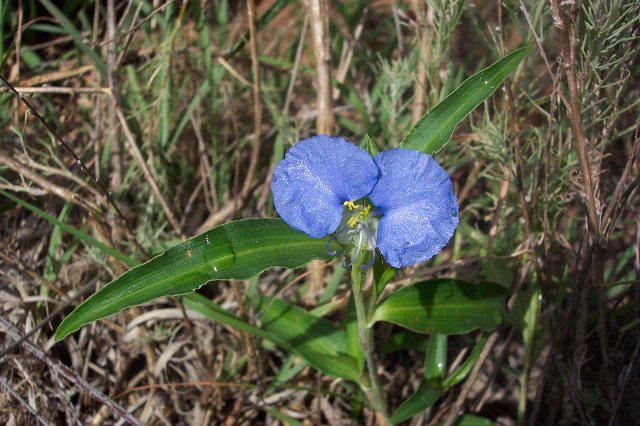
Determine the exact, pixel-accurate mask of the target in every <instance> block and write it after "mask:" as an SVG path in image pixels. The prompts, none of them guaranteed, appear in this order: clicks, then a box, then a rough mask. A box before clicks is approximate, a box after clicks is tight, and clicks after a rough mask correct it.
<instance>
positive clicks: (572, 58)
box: [557, 3, 616, 405]
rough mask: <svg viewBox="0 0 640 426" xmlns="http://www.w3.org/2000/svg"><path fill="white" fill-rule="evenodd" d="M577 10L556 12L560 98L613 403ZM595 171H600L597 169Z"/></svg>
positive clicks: (599, 229) (614, 392)
mask: <svg viewBox="0 0 640 426" xmlns="http://www.w3.org/2000/svg"><path fill="white" fill-rule="evenodd" d="M576 13H577V4H576V3H573V4H572V5H571V9H570V14H569V18H567V17H566V16H565V14H564V12H562V11H560V10H558V11H557V16H558V17H559V18H560V20H561V28H562V35H563V39H564V40H563V41H564V45H563V60H564V63H563V66H564V67H565V70H566V72H565V74H564V75H565V78H566V81H567V86H568V88H569V99H568V100H567V99H566V98H563V103H564V104H565V108H566V109H567V112H568V114H569V120H570V122H571V129H572V133H573V143H574V146H575V149H576V151H577V152H578V158H579V162H580V172H581V175H582V184H583V189H584V193H585V198H586V199H585V200H584V201H585V204H586V207H587V219H588V224H589V235H590V239H591V241H590V248H591V250H590V253H589V256H587V257H589V258H590V261H589V263H590V266H591V279H590V281H591V283H592V285H593V286H595V287H596V296H597V297H596V300H597V303H596V304H597V313H598V327H597V333H598V340H599V343H600V355H601V357H602V369H601V371H602V373H603V374H604V377H605V388H606V391H607V395H608V398H609V402H610V403H611V404H612V405H613V404H614V402H615V400H616V396H615V395H616V391H615V385H614V381H613V377H612V376H611V370H610V368H609V367H610V365H611V361H610V358H609V349H610V348H609V343H608V336H607V331H606V313H605V308H606V306H605V304H606V300H605V291H604V288H603V286H602V284H603V283H604V268H603V264H602V261H603V259H602V229H601V227H600V226H601V225H600V217H599V213H598V207H597V206H599V205H600V202H599V200H596V195H595V186H594V182H593V176H592V170H591V166H590V164H589V156H588V152H587V151H588V150H589V149H591V146H590V145H591V144H590V141H589V140H588V139H587V138H586V136H585V133H584V127H583V124H582V117H581V106H580V97H581V93H580V91H579V88H578V77H577V70H576V49H577V46H578V38H577V34H576V27H575V18H576ZM596 174H600V171H599V170H597V171H596ZM583 291H584V297H585V298H586V296H587V294H588V292H589V289H588V288H584V289H583Z"/></svg>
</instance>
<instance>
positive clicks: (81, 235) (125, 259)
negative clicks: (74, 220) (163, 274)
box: [0, 189, 138, 266]
mask: <svg viewBox="0 0 640 426" xmlns="http://www.w3.org/2000/svg"><path fill="white" fill-rule="evenodd" d="M0 195H2V196H3V197H6V198H8V199H9V200H11V201H13V202H14V203H16V204H18V205H20V206H22V207H24V208H25V209H27V210H29V211H31V212H33V213H35V214H36V215H38V216H40V217H41V218H43V219H44V220H46V221H47V222H49V223H52V224H53V225H55V226H58V227H60V229H62V230H63V231H65V232H68V233H69V234H71V235H73V236H74V237H76V238H77V239H79V240H80V241H82V242H83V243H84V244H86V245H87V246H90V247H95V248H96V249H98V250H100V251H101V252H103V253H105V254H108V255H110V256H113V257H115V258H116V259H118V260H119V261H121V262H122V263H124V264H125V265H128V266H134V265H136V264H137V263H138V261H137V260H135V259H133V258H131V257H129V256H127V255H126V254H124V253H121V252H119V251H118V250H116V249H113V248H111V247H109V246H107V245H105V244H102V243H101V242H100V241H98V240H96V239H95V238H93V237H91V236H90V235H89V234H87V233H86V232H83V231H81V230H79V229H76V228H74V227H73V226H71V225H69V224H67V223H65V222H62V221H61V220H59V219H58V218H57V217H55V216H52V215H50V214H49V213H46V212H44V211H42V210H40V209H39V208H38V207H36V206H34V205H33V204H31V203H29V202H27V201H24V200H23V199H21V198H18V197H16V196H14V195H12V194H10V193H8V192H6V191H3V190H1V189H0Z"/></svg>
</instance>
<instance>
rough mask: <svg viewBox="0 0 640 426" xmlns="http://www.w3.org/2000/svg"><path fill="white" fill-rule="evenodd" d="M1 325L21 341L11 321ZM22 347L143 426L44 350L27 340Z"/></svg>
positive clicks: (103, 402)
mask: <svg viewBox="0 0 640 426" xmlns="http://www.w3.org/2000/svg"><path fill="white" fill-rule="evenodd" d="M0 325H2V326H3V328H4V329H5V330H6V331H7V333H8V334H9V336H11V338H12V339H13V340H19V339H21V338H22V333H20V331H19V330H18V329H17V328H16V327H15V326H14V325H13V324H11V323H10V322H9V321H7V320H6V319H4V318H2V317H0ZM22 345H23V346H24V347H25V349H27V351H29V352H30V353H31V354H32V355H33V356H35V357H36V358H38V359H39V360H40V361H42V362H44V363H45V364H46V365H48V366H49V368H51V369H52V370H54V371H57V372H58V373H60V374H61V375H62V376H64V377H65V378H66V379H67V380H69V381H70V382H71V383H73V384H74V385H76V386H78V387H79V388H81V389H83V390H84V391H85V392H87V393H88V394H89V395H90V396H91V397H92V398H93V399H95V400H96V401H98V402H100V403H102V404H104V405H106V406H108V407H109V408H111V410H112V411H113V412H114V413H116V414H117V415H118V416H120V418H121V419H122V420H124V421H126V422H127V423H129V424H131V425H139V426H142V425H143V423H142V422H141V421H140V420H138V419H137V418H136V417H134V416H133V415H132V414H131V413H129V412H128V411H127V410H126V409H125V408H124V407H123V406H121V405H120V404H118V403H117V402H115V401H114V400H113V399H111V398H109V397H108V396H107V395H105V394H104V393H102V392H101V391H100V390H98V389H96V388H95V387H94V386H93V385H91V384H90V383H89V382H87V381H86V380H84V379H83V378H82V377H80V376H79V375H78V374H76V372H75V371H73V370H71V369H70V368H69V367H67V366H66V365H64V364H63V363H61V362H60V361H58V360H55V359H53V358H51V357H50V356H49V355H47V354H46V353H45V352H44V351H43V350H42V349H40V348H39V347H37V346H36V345H34V344H33V343H31V342H30V341H28V340H25V341H24V342H23V344H22Z"/></svg>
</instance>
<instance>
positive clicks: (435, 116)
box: [400, 46, 531, 154]
mask: <svg viewBox="0 0 640 426" xmlns="http://www.w3.org/2000/svg"><path fill="white" fill-rule="evenodd" d="M529 52H531V47H529V46H527V47H521V48H520V49H516V50H514V51H513V52H511V53H510V54H509V55H507V56H505V57H504V58H502V59H500V60H499V61H498V62H496V63H494V64H493V65H491V66H490V67H488V68H485V69H483V70H482V71H480V72H479V73H477V74H474V75H473V76H471V77H469V78H468V79H466V80H465V81H464V82H462V84H461V85H460V86H459V87H458V88H457V89H456V90H454V91H453V92H452V93H451V94H450V95H449V96H447V98H446V99H445V100H443V101H442V102H440V103H439V104H438V105H436V106H435V107H433V108H432V109H430V110H429V111H427V113H426V114H425V115H424V116H423V117H422V118H421V119H420V121H418V122H417V123H416V125H415V126H414V127H413V128H412V129H411V130H410V131H409V133H408V134H407V136H405V138H404V140H403V141H402V143H401V144H400V146H401V147H402V148H407V149H414V150H416V151H421V152H425V153H427V154H432V153H434V152H437V151H440V149H441V148H442V147H443V146H444V145H445V144H446V143H447V142H448V141H449V139H451V135H452V134H453V131H454V129H455V128H456V126H457V125H458V123H459V122H460V121H462V119H463V118H465V117H466V116H467V115H468V114H469V113H470V112H471V111H473V110H474V109H476V107H477V106H478V105H480V103H482V101H484V100H485V99H487V98H488V97H489V96H491V94H492V93H493V92H494V91H495V90H496V89H497V88H498V87H499V86H500V83H502V82H503V81H504V79H505V78H507V76H508V75H509V74H511V73H512V72H513V71H514V70H515V69H516V67H517V66H518V65H519V64H520V62H522V60H523V59H524V58H525V57H526V56H527V55H528V54H529Z"/></svg>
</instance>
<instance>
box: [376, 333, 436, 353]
mask: <svg viewBox="0 0 640 426" xmlns="http://www.w3.org/2000/svg"><path fill="white" fill-rule="evenodd" d="M409 349H410V350H414V351H419V352H425V353H426V352H427V350H428V349H429V337H428V336H425V335H424V334H420V333H414V332H412V331H409V330H401V331H398V332H397V333H394V334H392V335H391V337H390V338H388V339H387V340H385V341H384V342H383V343H382V344H381V345H380V347H379V351H380V356H382V357H385V356H387V355H389V354H390V353H393V352H396V351H402V350H409Z"/></svg>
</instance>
